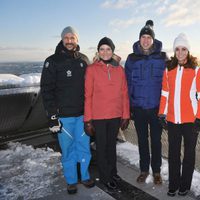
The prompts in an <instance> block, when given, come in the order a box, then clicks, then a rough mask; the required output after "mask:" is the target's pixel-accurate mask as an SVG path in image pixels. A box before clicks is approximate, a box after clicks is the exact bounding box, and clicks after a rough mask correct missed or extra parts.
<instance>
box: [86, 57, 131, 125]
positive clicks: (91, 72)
mask: <svg viewBox="0 0 200 200" xmlns="http://www.w3.org/2000/svg"><path fill="white" fill-rule="evenodd" d="M112 64H113V65H112ZM112 64H105V63H104V62H102V61H96V62H95V63H93V64H92V65H89V66H88V67H87V69H86V77H85V111H84V121H85V122H86V121H89V120H92V119H94V120H96V119H112V118H117V117H121V118H123V119H129V118H130V111H129V98H128V89H127V82H126V78H125V73H124V69H123V67H122V66H120V65H119V64H116V63H115V61H114V62H112ZM114 65H116V66H114Z"/></svg>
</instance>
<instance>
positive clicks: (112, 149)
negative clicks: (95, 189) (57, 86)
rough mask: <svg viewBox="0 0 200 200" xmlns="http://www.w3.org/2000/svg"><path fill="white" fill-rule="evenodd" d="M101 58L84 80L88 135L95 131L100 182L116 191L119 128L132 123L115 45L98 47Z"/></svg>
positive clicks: (108, 42) (105, 40)
mask: <svg viewBox="0 0 200 200" xmlns="http://www.w3.org/2000/svg"><path fill="white" fill-rule="evenodd" d="M97 49H98V56H99V59H97V60H96V61H94V63H93V64H91V65H89V66H88V67H87V70H86V77H85V111H84V122H85V132H86V133H88V134H93V132H94V130H95V139H96V149H97V165H98V169H99V175H100V181H101V182H102V183H103V184H105V185H106V186H107V187H108V189H111V190H115V189H116V188H117V181H119V180H120V177H119V176H118V175H117V168H116V139H117V135H118V131H119V128H120V127H121V129H122V130H125V129H126V128H127V127H128V123H129V117H130V112H129V99H128V89H127V82H126V78H125V73H124V69H123V67H122V66H120V65H119V62H117V61H116V60H114V59H113V55H114V49H115V46H114V44H113V42H112V40H111V39H109V38H107V37H104V38H102V39H101V40H100V41H99V44H98V47H97Z"/></svg>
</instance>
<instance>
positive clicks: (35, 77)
mask: <svg viewBox="0 0 200 200" xmlns="http://www.w3.org/2000/svg"><path fill="white" fill-rule="evenodd" d="M40 77H41V73H30V74H22V75H20V76H16V75H13V74H0V85H18V86H20V87H22V86H33V85H39V83H40Z"/></svg>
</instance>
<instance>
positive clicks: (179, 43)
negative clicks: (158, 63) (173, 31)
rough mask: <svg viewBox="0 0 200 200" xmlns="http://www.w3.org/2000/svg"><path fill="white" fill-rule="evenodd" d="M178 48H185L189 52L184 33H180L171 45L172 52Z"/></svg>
mask: <svg viewBox="0 0 200 200" xmlns="http://www.w3.org/2000/svg"><path fill="white" fill-rule="evenodd" d="M178 46H183V47H186V48H187V49H188V51H190V44H189V41H188V39H187V36H186V35H185V34H184V33H180V34H179V35H178V36H177V37H176V38H175V40H174V45H173V50H174V52H175V49H176V47H178Z"/></svg>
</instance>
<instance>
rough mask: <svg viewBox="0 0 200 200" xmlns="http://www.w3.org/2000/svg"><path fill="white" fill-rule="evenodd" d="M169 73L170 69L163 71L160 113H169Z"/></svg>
mask: <svg viewBox="0 0 200 200" xmlns="http://www.w3.org/2000/svg"><path fill="white" fill-rule="evenodd" d="M167 74H168V70H167V69H166V70H165V71H164V73H163V80H162V91H161V98H160V108H159V115H167V110H168V96H169V86H168V78H167Z"/></svg>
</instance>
